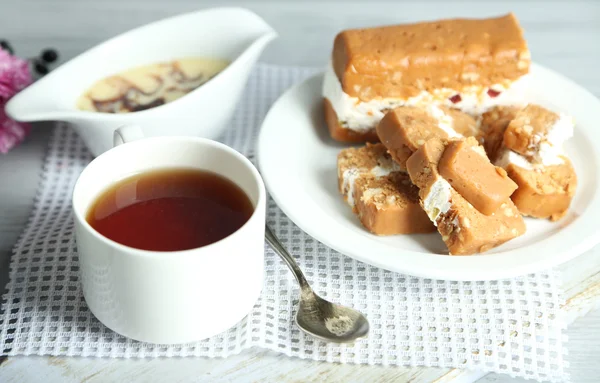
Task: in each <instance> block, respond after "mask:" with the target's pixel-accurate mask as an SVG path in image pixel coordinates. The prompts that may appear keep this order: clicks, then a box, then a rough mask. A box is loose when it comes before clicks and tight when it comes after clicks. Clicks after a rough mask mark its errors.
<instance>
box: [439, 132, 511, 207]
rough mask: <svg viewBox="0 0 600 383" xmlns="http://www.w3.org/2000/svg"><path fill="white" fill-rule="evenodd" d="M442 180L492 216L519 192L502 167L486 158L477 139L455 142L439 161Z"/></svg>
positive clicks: (448, 146) (447, 148) (449, 144)
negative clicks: (512, 195)
mask: <svg viewBox="0 0 600 383" xmlns="http://www.w3.org/2000/svg"><path fill="white" fill-rule="evenodd" d="M439 172H440V175H441V176H442V177H444V178H445V179H446V181H448V182H449V183H450V185H451V186H452V187H453V188H454V190H456V191H457V192H458V193H460V195H462V196H463V197H464V198H465V199H466V200H467V201H468V202H469V203H470V204H471V205H473V207H475V209H477V210H479V211H480V212H481V213H483V214H485V215H490V214H492V213H494V212H495V211H497V210H498V208H500V205H502V204H503V203H504V202H505V201H506V200H507V199H508V198H509V197H510V196H511V194H512V193H513V192H514V191H515V190H516V189H517V184H515V183H514V182H513V181H512V180H511V179H510V178H509V177H508V175H507V174H506V171H505V170H504V169H502V168H497V167H495V166H494V165H492V163H491V162H490V160H489V159H488V158H487V156H486V155H485V152H484V150H483V147H481V146H479V144H478V143H477V140H476V139H474V138H472V137H471V138H469V139H466V140H462V141H451V142H449V143H448V145H447V146H446V149H445V150H444V154H443V155H442V158H441V159H440V162H439Z"/></svg>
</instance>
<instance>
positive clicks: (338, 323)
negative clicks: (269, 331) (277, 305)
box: [296, 290, 369, 343]
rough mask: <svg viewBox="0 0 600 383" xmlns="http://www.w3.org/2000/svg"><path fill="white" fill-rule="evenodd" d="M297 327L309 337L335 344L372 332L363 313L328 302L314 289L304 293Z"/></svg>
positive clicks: (297, 316)
mask: <svg viewBox="0 0 600 383" xmlns="http://www.w3.org/2000/svg"><path fill="white" fill-rule="evenodd" d="M296 324H297V325H298V327H300V329H302V330H303V331H304V332H305V333H307V334H310V335H312V336H314V337H316V338H319V339H322V340H325V341H333V342H336V343H350V342H353V341H355V340H356V339H359V338H363V337H365V336H366V335H367V334H368V333H369V322H368V321H367V318H365V316H364V315H363V314H362V313H360V312H359V311H356V310H354V309H351V308H349V307H345V306H341V305H338V304H335V303H331V302H329V301H326V300H325V299H323V298H321V297H320V296H318V295H317V294H315V293H314V292H313V291H312V290H309V291H303V292H302V293H301V298H300V303H299V306H298V313H297V314H296Z"/></svg>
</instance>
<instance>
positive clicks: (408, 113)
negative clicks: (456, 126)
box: [377, 107, 448, 169]
mask: <svg viewBox="0 0 600 383" xmlns="http://www.w3.org/2000/svg"><path fill="white" fill-rule="evenodd" d="M377 135H378V136H379V139H380V140H381V142H382V143H383V145H385V147H386V148H387V150H388V152H389V153H390V155H391V156H392V158H393V159H394V160H395V161H396V162H397V163H398V164H399V165H400V168H402V169H405V168H406V160H408V157H410V156H411V155H412V154H413V153H414V152H415V150H417V149H418V148H419V147H420V146H421V145H423V144H424V143H425V142H426V141H427V140H429V139H430V138H434V137H438V138H443V139H446V138H448V134H447V133H446V132H445V131H444V130H442V129H440V128H439V126H438V122H437V120H436V119H435V118H434V117H433V116H431V114H429V113H428V112H427V111H426V110H425V109H422V108H414V107H401V108H396V109H394V110H392V111H390V112H388V113H386V115H385V116H384V117H383V119H382V120H381V121H380V122H379V124H378V125H377Z"/></svg>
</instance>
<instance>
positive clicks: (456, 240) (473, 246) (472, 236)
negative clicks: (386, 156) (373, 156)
mask: <svg viewBox="0 0 600 383" xmlns="http://www.w3.org/2000/svg"><path fill="white" fill-rule="evenodd" d="M445 150H446V144H445V143H444V142H443V141H442V140H439V139H432V140H429V141H427V142H426V143H425V144H424V145H423V146H421V147H420V148H419V149H418V150H417V151H416V152H415V153H414V154H413V155H412V156H411V157H410V158H409V159H408V161H407V162H406V167H407V171H408V174H409V175H410V179H411V181H412V182H413V183H414V184H415V186H417V187H418V188H419V198H420V202H421V206H422V207H423V209H424V210H425V212H426V213H427V215H428V216H429V219H431V220H432V222H434V223H435V224H436V226H437V229H438V232H439V233H440V234H441V235H442V240H443V241H444V243H445V244H446V246H448V250H449V251H450V254H452V255H468V254H475V253H482V252H485V251H487V250H489V249H491V248H493V247H496V246H499V245H501V244H502V243H505V242H507V241H509V240H511V239H513V238H516V237H518V236H520V235H522V234H523V233H525V229H526V228H525V222H524V221H523V217H522V216H521V214H519V211H518V210H517V207H516V206H515V204H514V203H513V202H512V201H511V200H510V198H507V199H506V201H504V202H503V203H502V204H500V207H499V209H498V210H497V211H496V212H494V213H493V214H491V215H485V214H482V213H481V212H479V211H478V210H477V209H475V208H474V207H473V205H471V204H470V203H469V202H467V200H466V199H464V198H463V197H462V196H461V195H460V194H459V193H458V192H457V191H456V190H454V188H452V186H451V185H450V184H449V183H448V182H447V181H446V180H445V179H444V178H443V177H442V176H441V175H440V173H439V172H438V164H439V162H440V159H441V158H442V156H443V154H444V152H445Z"/></svg>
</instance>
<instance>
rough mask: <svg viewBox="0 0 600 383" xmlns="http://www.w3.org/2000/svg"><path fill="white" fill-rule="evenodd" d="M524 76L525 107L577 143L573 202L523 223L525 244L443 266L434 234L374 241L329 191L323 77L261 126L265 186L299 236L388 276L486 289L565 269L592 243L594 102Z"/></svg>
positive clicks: (599, 131) (597, 110)
mask: <svg viewBox="0 0 600 383" xmlns="http://www.w3.org/2000/svg"><path fill="white" fill-rule="evenodd" d="M531 72H532V73H531V91H530V93H528V94H526V95H525V97H526V100H527V101H528V102H535V103H538V104H541V105H545V106H547V107H549V108H551V109H553V110H555V111H563V112H566V113H568V114H570V115H572V116H574V117H575V121H576V127H575V135H574V137H573V138H572V139H570V140H569V141H568V143H567V144H566V151H567V153H568V154H569V156H570V157H571V160H572V161H573V165H574V166H575V170H576V172H577V176H578V180H579V182H578V188H577V193H576V195H575V198H574V199H573V202H572V204H571V208H570V210H569V212H568V214H567V215H566V216H565V217H564V218H563V219H561V220H560V221H558V222H554V223H553V222H550V221H547V220H537V219H530V218H527V219H526V223H527V233H526V234H525V235H523V236H521V237H519V238H517V239H515V240H512V241H510V242H508V243H506V244H504V245H502V246H500V247H497V248H495V249H492V250H491V251H489V252H486V253H485V254H481V255H473V256H449V255H447V250H446V247H445V246H444V243H443V242H442V240H441V238H440V236H439V234H438V233H437V232H436V233H431V234H414V235H395V236H388V237H380V236H376V235H373V234H370V233H369V232H368V231H366V230H365V229H364V228H363V227H362V226H361V224H360V222H359V220H358V218H357V217H356V216H354V214H352V211H351V209H350V207H349V206H348V205H347V204H346V203H345V202H344V201H343V199H342V197H341V196H340V194H339V192H338V189H337V168H336V158H337V154H338V152H339V151H340V150H341V149H342V148H344V147H345V145H343V144H340V143H336V142H335V141H333V140H332V139H331V138H330V137H329V133H328V130H327V127H326V125H325V121H324V119H323V109H322V98H321V84H322V75H317V76H314V77H311V78H309V79H308V80H306V81H304V82H303V83H301V84H299V85H297V86H295V87H293V88H292V89H290V90H288V91H287V92H286V93H285V94H284V95H283V96H282V97H281V98H280V99H279V100H278V101H277V102H276V103H275V104H274V105H273V107H272V108H271V110H270V111H269V113H268V115H267V117H266V118H265V121H264V123H263V126H262V130H261V133H260V137H259V141H258V161H259V166H260V169H261V172H262V175H263V178H264V180H265V183H266V186H267V188H268V190H269V192H270V194H271V196H272V197H273V199H274V200H275V202H276V203H277V204H278V205H279V207H280V208H281V209H282V210H283V211H284V212H285V214H287V215H288V217H289V218H290V219H291V220H292V221H294V223H295V224H296V225H298V226H299V227H300V228H301V229H302V230H304V231H305V232H306V233H308V234H309V235H311V236H312V237H314V238H315V239H317V240H319V241H321V242H322V243H324V244H325V245H327V246H329V247H331V248H333V249H335V250H337V251H339V252H340V253H342V254H346V255H348V256H350V257H353V258H355V259H357V260H360V261H363V262H366V263H368V264H371V265H374V266H378V267H381V268H384V269H387V270H392V271H397V272H401V273H406V274H410V275H415V276H420V277H427V278H438V279H449V280H489V279H501V278H509V277H513V276H517V275H522V274H526V273H530V272H535V271H540V270H544V269H547V268H550V267H553V266H555V265H558V264H560V263H562V262H565V261H568V260H570V259H572V258H574V257H576V256H577V255H579V254H581V253H583V252H585V251H587V250H588V249H590V248H591V247H592V246H594V245H595V244H596V243H598V242H600V190H599V189H598V186H599V185H598V181H599V180H600V158H599V153H600V100H598V99H596V98H595V97H594V96H593V95H592V94H590V93H589V92H588V91H586V90H584V89H583V88H581V87H580V86H578V85H576V84H575V83H573V82H572V81H570V80H568V79H566V78H565V77H563V76H561V75H559V74H557V73H555V72H553V71H550V70H548V69H545V68H543V67H541V66H539V65H533V66H532V70H531Z"/></svg>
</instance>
